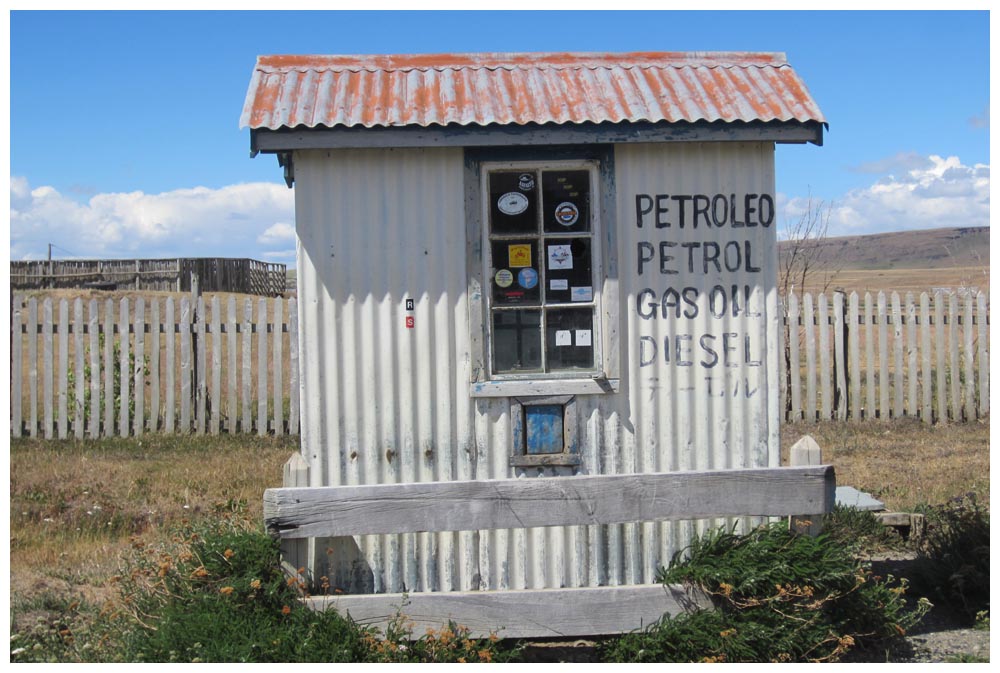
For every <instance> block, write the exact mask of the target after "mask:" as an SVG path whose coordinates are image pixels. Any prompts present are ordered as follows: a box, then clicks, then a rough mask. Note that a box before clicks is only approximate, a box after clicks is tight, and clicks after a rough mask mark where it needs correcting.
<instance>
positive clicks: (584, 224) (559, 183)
mask: <svg viewBox="0 0 1000 673" xmlns="http://www.w3.org/2000/svg"><path fill="white" fill-rule="evenodd" d="M542 203H543V205H544V208H545V213H544V218H543V222H544V229H545V231H546V232H553V233H555V232H559V233H568V232H575V231H590V172H589V171H545V172H544V173H542Z"/></svg>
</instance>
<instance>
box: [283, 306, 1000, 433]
mask: <svg viewBox="0 0 1000 673" xmlns="http://www.w3.org/2000/svg"><path fill="white" fill-rule="evenodd" d="M288 360H289V369H290V371H289V374H288V377H289V381H288V432H289V433H291V434H293V435H297V434H299V313H298V303H297V302H296V300H295V298H294V297H293V298H291V299H289V300H288ZM984 390H985V388H984Z"/></svg>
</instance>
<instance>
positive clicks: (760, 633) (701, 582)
mask: <svg viewBox="0 0 1000 673" xmlns="http://www.w3.org/2000/svg"><path fill="white" fill-rule="evenodd" d="M685 551H686V553H687V556H686V557H684V556H683V555H682V554H677V555H675V556H674V558H673V559H672V561H671V563H670V565H669V567H668V568H666V569H662V570H661V571H660V573H659V575H658V580H659V581H660V582H663V583H665V584H677V583H686V584H692V585H695V586H697V587H700V588H701V589H702V590H703V591H705V592H706V593H708V594H709V595H710V596H711V597H712V599H713V602H714V604H715V609H714V610H699V611H694V612H690V613H683V614H679V615H673V616H671V615H667V616H664V617H663V618H662V619H661V620H660V621H659V622H657V623H656V624H653V625H651V626H650V627H649V628H647V629H645V630H644V631H641V632H636V633H632V634H629V635H626V636H624V637H622V638H620V639H618V640H615V641H612V642H610V643H608V644H606V645H604V646H603V647H602V655H603V657H604V659H605V660H607V661H615V662H624V661H635V662H691V661H726V662H764V661H795V662H803V661H835V660H837V659H839V658H841V657H842V656H843V655H844V654H845V653H846V652H847V651H848V650H849V649H851V648H853V647H855V646H862V645H865V644H868V643H872V642H876V641H882V640H887V639H893V638H898V637H899V636H900V635H902V634H904V633H905V632H906V629H908V628H910V627H911V626H912V625H913V624H915V623H916V622H918V621H919V620H920V619H921V618H922V617H923V615H924V614H926V612H927V610H928V609H929V607H930V606H929V604H927V603H926V602H921V603H920V604H919V605H918V607H917V608H916V609H915V610H912V611H911V610H908V609H907V607H906V602H905V599H904V596H903V594H904V592H905V583H904V582H901V583H898V584H897V583H895V582H894V580H893V578H891V577H890V578H886V579H885V580H882V579H880V578H875V577H873V576H872V575H871V572H870V570H869V569H868V567H867V566H865V565H863V564H860V563H858V562H856V561H855V560H854V559H853V558H852V556H851V554H850V551H849V550H848V549H845V548H844V546H843V545H842V544H840V543H839V542H837V541H836V540H835V539H833V538H831V537H829V536H827V535H821V536H818V537H815V538H813V537H807V536H801V535H796V534H794V533H791V532H789V531H788V528H787V525H785V524H774V525H771V526H763V527H761V528H758V529H756V530H754V531H751V532H750V533H748V534H746V535H736V534H733V533H730V532H726V531H724V530H719V531H715V532H712V533H709V534H708V535H706V536H704V537H702V538H700V539H698V540H696V541H695V542H694V543H692V545H691V546H690V547H689V548H688V549H687V550H685Z"/></svg>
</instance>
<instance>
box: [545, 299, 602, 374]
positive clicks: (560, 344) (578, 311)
mask: <svg viewBox="0 0 1000 673" xmlns="http://www.w3.org/2000/svg"><path fill="white" fill-rule="evenodd" d="M545 319H546V325H545V343H546V351H547V352H546V356H547V361H548V370H549V371H558V370H564V369H593V368H594V338H595V334H594V310H593V309H592V308H590V307H587V308H559V309H552V310H551V311H547V312H546V315H545Z"/></svg>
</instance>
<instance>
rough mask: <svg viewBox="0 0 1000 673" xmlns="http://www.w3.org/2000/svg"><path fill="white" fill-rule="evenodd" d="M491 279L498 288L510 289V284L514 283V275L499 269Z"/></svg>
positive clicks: (506, 270) (507, 270)
mask: <svg viewBox="0 0 1000 673" xmlns="http://www.w3.org/2000/svg"><path fill="white" fill-rule="evenodd" d="M493 278H494V280H496V282H497V285H499V286H500V287H510V286H511V283H513V282H514V274H512V273H511V272H510V270H509V269H500V270H499V271H497V275H496V276H494V277H493Z"/></svg>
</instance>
